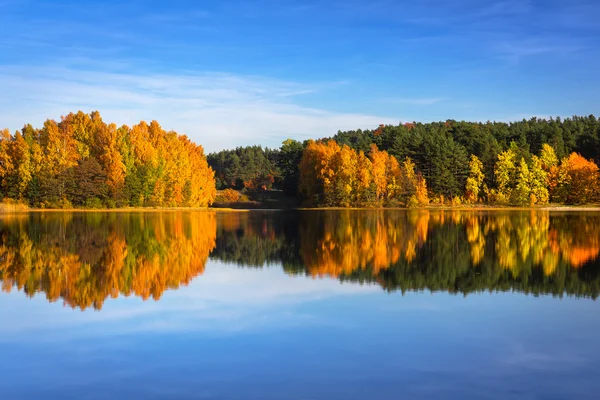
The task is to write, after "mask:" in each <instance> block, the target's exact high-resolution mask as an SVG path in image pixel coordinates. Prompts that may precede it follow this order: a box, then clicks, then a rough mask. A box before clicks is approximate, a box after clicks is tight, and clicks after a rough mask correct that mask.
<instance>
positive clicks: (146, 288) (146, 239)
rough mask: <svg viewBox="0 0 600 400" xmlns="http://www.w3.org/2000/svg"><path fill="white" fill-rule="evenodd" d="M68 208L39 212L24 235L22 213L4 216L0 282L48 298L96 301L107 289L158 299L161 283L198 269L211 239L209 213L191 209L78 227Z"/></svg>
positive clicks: (81, 304) (175, 282) (182, 280)
mask: <svg viewBox="0 0 600 400" xmlns="http://www.w3.org/2000/svg"><path fill="white" fill-rule="evenodd" d="M82 218H95V217H94V215H89V216H87V217H86V216H81V215H79V216H78V217H77V218H74V217H73V216H72V215H63V216H60V217H58V218H57V217H51V216H47V215H41V216H40V221H39V224H40V232H41V235H39V236H36V237H30V236H29V235H28V231H27V229H25V228H26V226H27V225H26V222H27V221H25V220H4V224H3V227H2V230H1V232H0V237H1V243H2V244H1V245H0V277H1V278H2V288H3V290H5V291H10V290H11V288H12V287H13V286H16V287H17V288H19V290H23V291H24V292H25V293H27V294H28V295H29V296H33V295H35V294H36V293H38V292H44V293H45V294H46V297H47V298H48V299H49V300H50V301H56V300H58V299H59V298H62V299H63V301H64V303H65V304H66V305H69V306H71V307H73V308H75V307H78V308H81V309H85V308H88V307H94V308H96V309H100V308H102V305H103V303H104V300H105V299H106V298H107V297H117V296H118V295H119V294H122V295H125V296H129V295H131V294H133V295H135V296H139V297H141V298H142V299H148V298H150V297H152V298H153V299H159V298H160V297H161V295H162V294H163V293H164V291H165V290H167V289H175V288H177V287H179V286H181V285H186V284H188V283H189V282H190V281H191V280H192V279H193V278H194V277H195V276H197V275H198V274H202V272H203V271H204V265H205V263H206V260H207V259H208V255H209V253H210V252H211V251H212V249H214V247H215V243H216V216H215V214H214V213H209V212H199V213H191V214H183V213H157V214H149V215H143V214H142V215H140V214H123V215H118V216H115V215H114V214H113V215H111V216H109V217H101V223H102V224H101V225H102V226H103V228H102V229H101V230H90V229H86V225H87V223H86V222H85V221H82V220H81V219H82Z"/></svg>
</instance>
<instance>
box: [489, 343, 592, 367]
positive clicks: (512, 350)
mask: <svg viewBox="0 0 600 400" xmlns="http://www.w3.org/2000/svg"><path fill="white" fill-rule="evenodd" d="M587 361H588V360H587V359H586V358H585V357H584V356H582V355H579V354H576V353H574V352H573V349H570V348H565V347H557V348H552V349H545V351H539V350H535V349H530V348H526V347H525V346H524V345H523V344H521V343H516V344H514V345H513V346H510V347H509V348H508V349H506V352H505V353H504V354H503V355H502V356H501V359H500V363H501V364H503V365H505V366H507V367H509V368H525V369H533V370H555V371H561V370H567V371H568V370H570V369H572V368H575V367H582V366H583V365H585V364H586V363H587Z"/></svg>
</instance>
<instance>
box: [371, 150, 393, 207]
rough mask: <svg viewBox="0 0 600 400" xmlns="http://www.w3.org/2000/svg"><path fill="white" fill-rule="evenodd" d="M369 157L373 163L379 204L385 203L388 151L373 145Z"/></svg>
mask: <svg viewBox="0 0 600 400" xmlns="http://www.w3.org/2000/svg"><path fill="white" fill-rule="evenodd" d="M369 158H370V159H371V164H372V175H373V182H374V183H375V196H376V200H377V203H378V204H379V205H381V204H383V200H384V199H385V198H386V195H387V186H388V174H387V167H388V159H389V156H388V153H387V151H379V149H378V148H377V145H375V144H372V145H371V152H370V153H369Z"/></svg>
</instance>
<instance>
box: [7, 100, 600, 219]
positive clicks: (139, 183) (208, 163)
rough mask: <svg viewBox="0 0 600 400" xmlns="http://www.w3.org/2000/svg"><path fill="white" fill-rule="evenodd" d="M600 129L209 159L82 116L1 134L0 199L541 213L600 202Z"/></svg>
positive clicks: (150, 133)
mask: <svg viewBox="0 0 600 400" xmlns="http://www.w3.org/2000/svg"><path fill="white" fill-rule="evenodd" d="M598 162H600V122H599V121H598V120H597V119H596V118H595V117H594V116H593V115H591V116H588V117H577V116H575V117H572V118H566V119H560V118H551V119H539V118H532V119H530V120H523V121H519V122H511V123H504V122H486V123H478V122H465V121H453V120H448V121H445V122H432V123H405V124H398V125H395V126H394V125H380V126H379V127H378V128H376V129H373V130H357V131H346V132H338V133H337V134H336V135H334V136H333V137H331V138H323V139H318V140H307V141H304V142H303V143H301V142H298V141H295V140H291V139H288V140H286V141H285V142H284V143H283V144H282V146H281V147H280V148H277V149H269V148H263V147H261V146H249V147H238V148H236V149H233V150H223V151H220V152H216V153H211V154H208V156H205V155H204V150H203V148H202V146H199V145H196V144H194V143H193V142H191V141H190V140H189V139H188V138H187V137H186V136H184V135H178V134H177V133H176V132H172V131H169V132H167V131H165V130H163V129H162V128H161V127H160V125H159V124H158V122H156V121H152V122H151V123H149V124H148V123H146V122H144V121H142V122H140V123H139V124H137V125H134V126H132V127H128V126H126V125H123V126H121V127H117V126H116V125H115V124H107V123H105V122H104V121H103V120H102V118H101V117H100V114H99V113H98V112H92V113H90V114H85V113H83V112H81V111H80V112H78V113H76V114H73V113H71V114H68V115H67V116H65V117H62V118H61V120H60V121H59V122H56V121H53V120H47V121H46V122H45V123H44V126H43V127H42V128H40V129H36V128H33V127H32V126H31V125H29V124H28V125H25V126H24V127H23V129H21V130H20V131H17V132H15V133H14V134H11V133H10V132H9V131H7V130H4V131H0V195H1V196H2V197H3V198H5V199H13V200H16V201H20V202H24V203H27V204H28V205H30V206H35V207H61V208H68V207H71V206H77V207H79V206H87V207H121V206H194V207H204V206H208V205H210V204H212V202H213V201H214V200H215V197H216V189H235V190H238V191H264V190H269V189H276V190H282V191H284V192H285V193H286V194H288V195H289V196H294V197H295V198H300V199H302V201H303V202H304V204H305V205H307V206H315V207H319V206H339V207H349V206H354V207H381V206H390V207H394V206H407V207H417V206H422V205H426V204H428V203H435V204H449V203H450V204H454V205H457V204H462V203H489V204H505V205H523V206H525V205H535V204H546V203H549V202H552V203H565V204H584V203H593V202H598V201H600V173H599V171H598V166H597V165H598Z"/></svg>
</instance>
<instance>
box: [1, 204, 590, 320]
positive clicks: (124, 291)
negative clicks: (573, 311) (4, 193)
mask: <svg viewBox="0 0 600 400" xmlns="http://www.w3.org/2000/svg"><path fill="white" fill-rule="evenodd" d="M599 255H600V214H597V213H562V214H559V213H550V212H548V211H523V212H474V211H472V212H464V211H461V212H459V211H453V212H444V211H439V212H429V211H414V212H412V211H410V212H404V211H365V212H359V211H348V210H346V211H322V212H321V211H319V212H296V213H279V212H264V213H263V212H251V213H219V214H215V213H212V212H161V213H86V214H77V213H75V214H72V213H37V214H35V213H34V214H23V215H12V216H4V217H2V218H1V219H0V279H1V280H2V288H3V290H4V291H10V290H12V289H13V288H15V287H16V288H18V290H21V291H23V292H24V293H26V294H27V295H29V296H33V295H34V294H35V293H37V292H43V293H45V296H46V297H47V299H48V300H50V301H55V300H58V299H63V301H64V302H65V304H67V305H69V306H71V307H78V308H81V309H85V308H89V307H94V308H96V309H100V308H101V307H102V305H103V303H104V301H105V300H106V298H108V297H117V296H119V295H120V294H121V295H125V296H128V295H131V294H133V295H135V296H139V297H141V298H143V299H148V298H150V297H152V298H153V299H159V298H160V297H161V295H162V294H163V292H164V291H165V290H167V289H176V288H178V287H179V286H181V285H185V284H187V283H189V282H190V281H191V280H192V279H193V278H194V277H196V276H197V275H200V274H202V272H203V271H204V267H205V263H206V261H207V259H208V258H209V257H211V258H214V259H218V260H222V261H226V262H232V263H237V264H238V265H240V266H242V267H262V266H267V265H274V267H279V266H281V267H283V269H284V270H285V271H286V272H287V273H289V274H305V275H307V276H311V277H329V278H331V279H339V280H341V281H344V282H356V283H365V282H370V283H375V284H377V285H380V286H381V287H382V288H384V289H385V290H402V291H408V290H423V289H428V290H443V291H448V292H451V293H464V294H468V293H471V292H477V291H483V290H501V291H506V290H513V291H518V292H524V293H534V294H541V293H551V294H554V295H564V294H567V295H575V296H584V297H592V298H596V297H597V296H598V294H599V293H600V265H599Z"/></svg>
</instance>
